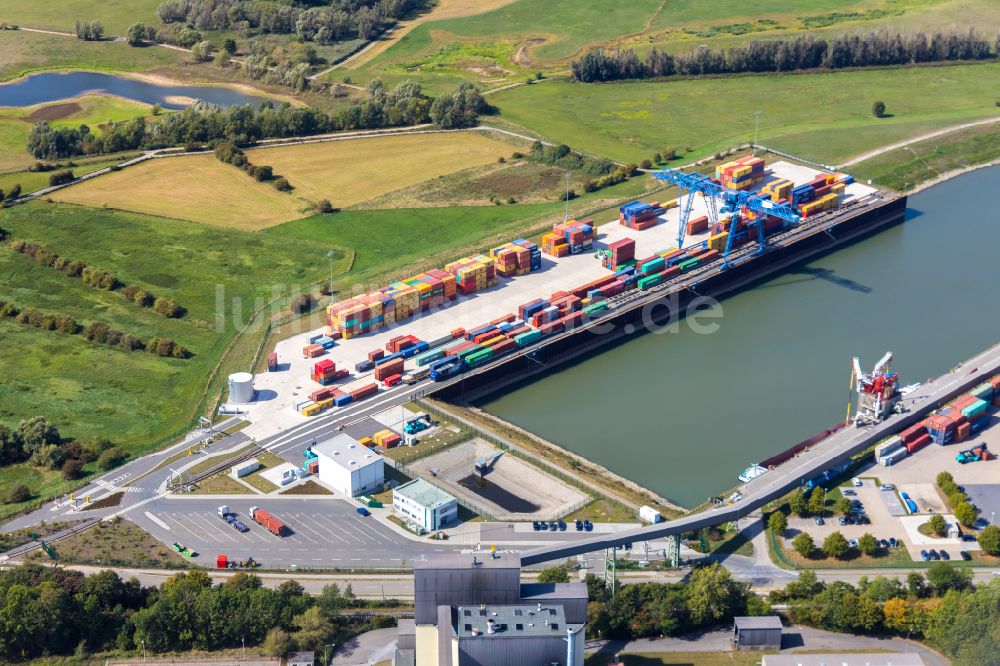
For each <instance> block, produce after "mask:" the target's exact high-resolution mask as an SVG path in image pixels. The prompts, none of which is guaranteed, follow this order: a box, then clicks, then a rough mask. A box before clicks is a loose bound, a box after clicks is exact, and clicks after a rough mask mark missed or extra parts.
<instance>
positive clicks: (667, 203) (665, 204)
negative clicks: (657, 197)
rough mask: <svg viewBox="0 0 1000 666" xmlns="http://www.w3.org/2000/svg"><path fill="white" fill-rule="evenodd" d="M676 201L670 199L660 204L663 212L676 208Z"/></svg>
mask: <svg viewBox="0 0 1000 666" xmlns="http://www.w3.org/2000/svg"><path fill="white" fill-rule="evenodd" d="M677 204H678V200H677V199H671V200H670V201H665V202H663V203H661V204H660V206H661V207H662V208H663V210H670V209H671V208H677Z"/></svg>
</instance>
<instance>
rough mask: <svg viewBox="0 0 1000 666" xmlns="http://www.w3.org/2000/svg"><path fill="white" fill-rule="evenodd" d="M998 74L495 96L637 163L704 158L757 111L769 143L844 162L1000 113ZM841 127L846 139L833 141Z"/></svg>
mask: <svg viewBox="0 0 1000 666" xmlns="http://www.w3.org/2000/svg"><path fill="white" fill-rule="evenodd" d="M991 80H992V81H996V80H1000V64H997V63H989V64H974V65H954V66H940V67H914V68H892V69H865V70H858V71H850V72H823V73H813V74H800V75H767V76H741V77H726V78H712V79H696V80H678V81H657V82H653V81H644V82H635V83H612V84H586V85H585V84H574V83H569V82H566V81H551V82H547V83H544V84H541V85H534V86H521V87H518V88H513V89H510V90H505V91H503V92H500V93H497V94H496V95H494V96H492V97H491V98H490V101H491V102H492V103H493V104H496V105H497V106H499V107H500V110H501V114H502V116H503V117H504V118H506V119H508V120H510V121H512V122H514V123H517V124H520V125H523V126H525V127H530V128H531V129H533V130H536V131H538V132H540V133H542V134H543V135H545V136H547V137H548V138H549V139H551V140H553V141H559V142H563V143H567V144H569V145H571V146H573V147H574V148H576V149H579V150H582V151H585V152H590V153H595V154H602V155H606V156H608V157H611V158H613V159H618V160H633V161H638V160H642V159H648V158H650V157H651V156H652V154H653V153H654V152H656V151H662V150H663V149H665V148H676V149H678V152H684V150H683V149H685V148H688V147H690V148H692V149H693V150H692V152H691V154H689V155H688V157H689V158H697V157H702V156H704V155H706V154H711V153H714V152H716V151H718V150H721V149H726V148H728V147H731V146H733V145H735V144H738V143H741V142H745V141H749V140H752V139H753V131H754V114H753V112H754V111H755V110H760V111H761V112H762V113H761V119H760V139H759V141H760V143H762V144H765V145H770V146H774V147H776V148H779V149H787V150H793V151H795V152H797V153H799V154H801V155H803V156H804V157H807V158H810V159H814V160H818V161H822V162H824V163H838V162H841V161H844V160H847V159H848V158H850V157H852V156H854V155H857V154H860V153H863V152H865V151H866V150H870V149H871V148H874V147H877V146H881V145H885V144H888V143H892V142H894V141H898V140H900V139H905V138H908V137H910V136H914V135H915V134H919V133H921V132H923V131H928V130H931V129H937V128H940V127H942V126H946V125H953V124H959V123H962V122H969V121H972V120H976V119H980V118H988V117H992V116H996V115H997V114H998V113H1000V109H998V108H997V107H996V105H995V102H996V99H995V97H996V96H995V95H994V94H993V92H994V91H993V89H992V88H990V87H989V86H986V85H984V82H985V81H991ZM915 91H917V92H918V93H919V94H915ZM746 100H756V101H755V102H753V103H752V105H748V104H749V103H748V102H747V101H746ZM790 100H796V101H797V103H789V101H790ZM875 100H882V101H884V102H885V104H886V106H887V109H888V113H889V114H891V117H886V118H875V117H873V115H872V112H871V106H872V102H874V101H875ZM831 132H832V133H834V134H833V136H836V138H837V140H835V141H834V140H830V136H831Z"/></svg>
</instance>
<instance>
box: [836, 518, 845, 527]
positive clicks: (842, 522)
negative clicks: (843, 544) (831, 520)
mask: <svg viewBox="0 0 1000 666" xmlns="http://www.w3.org/2000/svg"><path fill="white" fill-rule="evenodd" d="M837 524H838V525H840V526H841V527H843V526H844V525H846V524H847V517H846V516H841V517H839V518H837Z"/></svg>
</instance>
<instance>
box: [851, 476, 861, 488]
mask: <svg viewBox="0 0 1000 666" xmlns="http://www.w3.org/2000/svg"><path fill="white" fill-rule="evenodd" d="M851 483H852V484H854V487H855V488H860V487H861V479H859V478H858V477H854V478H853V479H851Z"/></svg>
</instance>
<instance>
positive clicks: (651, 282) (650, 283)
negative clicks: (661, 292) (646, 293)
mask: <svg viewBox="0 0 1000 666" xmlns="http://www.w3.org/2000/svg"><path fill="white" fill-rule="evenodd" d="M661 282H663V276H662V275H661V274H659V273H654V274H653V275H649V276H646V277H644V278H639V281H638V282H637V283H636V284H637V285H638V286H639V289H649V288H650V287H655V286H656V285H658V284H660V283H661Z"/></svg>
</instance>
